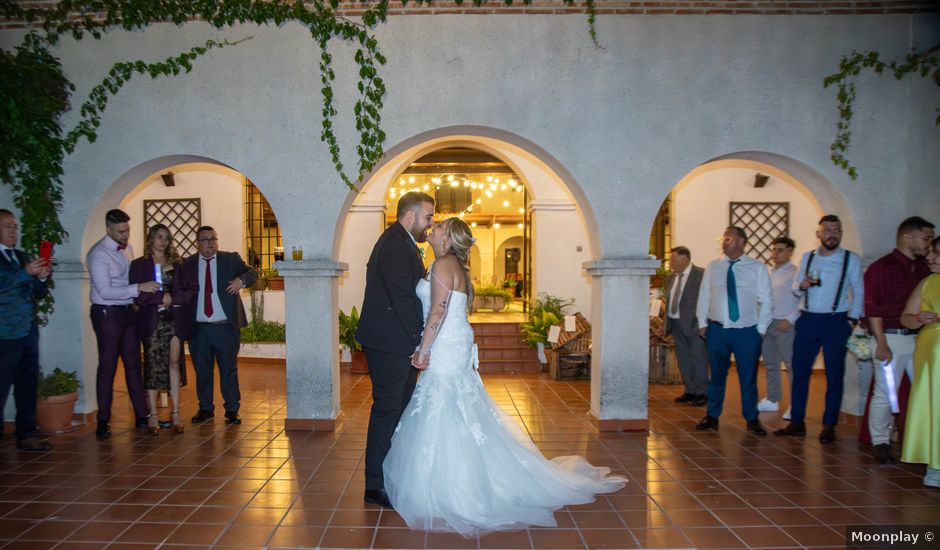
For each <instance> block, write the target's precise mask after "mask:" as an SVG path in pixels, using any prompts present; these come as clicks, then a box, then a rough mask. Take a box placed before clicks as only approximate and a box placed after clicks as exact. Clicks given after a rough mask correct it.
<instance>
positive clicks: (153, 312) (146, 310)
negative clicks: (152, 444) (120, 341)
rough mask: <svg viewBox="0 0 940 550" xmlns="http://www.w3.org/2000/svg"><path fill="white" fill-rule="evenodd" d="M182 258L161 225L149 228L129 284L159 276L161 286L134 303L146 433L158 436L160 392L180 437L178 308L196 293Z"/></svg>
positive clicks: (182, 380)
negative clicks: (140, 348) (167, 395)
mask: <svg viewBox="0 0 940 550" xmlns="http://www.w3.org/2000/svg"><path fill="white" fill-rule="evenodd" d="M185 269H186V268H185V267H184V263H183V259H182V258H181V257H180V255H179V253H177V251H176V247H175V246H174V245H173V236H172V235H171V234H170V230H169V229H168V228H167V227H166V226H165V225H163V224H157V225H154V226H152V227H151V228H150V229H149V230H148V231H147V241H146V243H145V244H144V255H143V256H142V257H140V258H137V259H136V260H134V261H133V262H131V267H130V273H129V277H128V279H129V281H130V282H131V283H142V282H145V281H154V280H157V273H158V272H159V274H160V282H161V283H162V286H161V287H160V291H158V292H148V293H141V294H140V296H138V297H137V298H135V299H134V303H135V304H137V306H138V307H139V308H140V310H139V311H138V313H137V336H138V337H139V338H140V339H141V341H142V342H143V345H144V388H145V389H146V390H147V404H148V406H149V408H150V414H149V415H148V417H147V429H148V430H149V431H150V433H152V434H157V433H159V431H160V423H159V421H158V419H157V395H158V394H159V392H160V390H169V393H170V401H172V406H173V408H172V412H171V413H170V422H169V424H167V425H168V426H169V427H170V428H172V430H173V431H174V432H175V433H182V432H183V422H182V420H181V419H180V414H179V413H180V410H179V400H180V387H181V386H185V385H186V369H185V368H184V366H183V346H182V342H183V340H186V339H188V338H189V337H190V336H191V335H189V334H184V332H185V331H186V330H187V328H186V327H188V326H190V325H191V323H187V322H186V321H185V320H184V319H183V314H182V313H181V309H180V306H181V305H183V304H186V303H188V302H190V301H191V300H192V299H193V296H194V294H195V292H196V290H195V289H193V288H191V285H187V281H189V280H190V278H191V277H187V276H185V275H184V274H183V271H184V270H185Z"/></svg>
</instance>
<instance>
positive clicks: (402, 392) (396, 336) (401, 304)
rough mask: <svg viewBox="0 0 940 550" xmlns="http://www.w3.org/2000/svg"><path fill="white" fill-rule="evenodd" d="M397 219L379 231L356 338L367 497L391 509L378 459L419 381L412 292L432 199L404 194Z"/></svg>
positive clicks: (420, 325)
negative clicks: (363, 399) (365, 367)
mask: <svg viewBox="0 0 940 550" xmlns="http://www.w3.org/2000/svg"><path fill="white" fill-rule="evenodd" d="M397 218H398V221H397V222H396V223H394V224H392V226H391V227H389V228H388V229H386V230H385V232H384V233H382V236H381V237H379V240H378V242H376V243H375V247H374V248H373V249H372V255H371V256H369V263H368V266H367V267H366V291H365V298H364V299H363V301H362V316H361V317H360V320H359V329H358V330H357V331H356V339H357V340H358V341H359V343H360V344H362V347H363V349H364V350H365V352H366V360H367V361H368V363H369V378H370V379H371V381H372V413H371V414H370V416H369V432H368V436H367V440H366V492H365V501H366V502H369V503H372V504H379V505H381V506H384V507H386V508H391V504H390V503H389V501H388V495H387V494H385V481H384V478H383V475H382V463H383V462H384V461H385V455H386V454H388V450H389V448H390V447H391V443H392V434H393V433H394V432H395V427H396V426H397V425H398V420H399V418H401V414H402V412H404V410H405V407H406V406H407V405H408V401H410V400H411V394H412V392H413V391H414V389H415V383H416V382H417V380H418V373H417V371H416V370H415V369H414V368H413V367H412V366H411V356H412V355H413V354H414V352H415V349H417V347H418V345H419V344H420V343H421V333H422V332H423V330H424V313H423V309H422V307H421V300H419V299H418V296H417V294H415V287H416V286H417V284H418V280H419V279H420V278H421V277H423V276H424V263H423V262H422V260H421V255H420V253H419V251H418V245H417V243H419V242H424V241H425V240H426V239H427V234H426V231H427V228H428V227H430V225H431V222H432V221H433V218H434V199H433V198H432V197H431V196H430V195H427V194H426V193H406V194H404V195H402V197H401V198H400V199H399V200H398V213H397Z"/></svg>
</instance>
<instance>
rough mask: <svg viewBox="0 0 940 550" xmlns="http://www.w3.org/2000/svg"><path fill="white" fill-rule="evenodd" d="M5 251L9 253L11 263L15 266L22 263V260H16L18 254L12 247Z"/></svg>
mask: <svg viewBox="0 0 940 550" xmlns="http://www.w3.org/2000/svg"><path fill="white" fill-rule="evenodd" d="M5 252H6V253H7V258H9V259H10V264H11V265H13V267H16V266H18V265H20V262H18V261H16V254H14V253H13V249H12V248H8V249H6V251H5Z"/></svg>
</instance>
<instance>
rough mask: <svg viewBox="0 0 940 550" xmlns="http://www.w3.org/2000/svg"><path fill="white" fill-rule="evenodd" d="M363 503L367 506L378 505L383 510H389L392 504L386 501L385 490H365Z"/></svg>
mask: <svg viewBox="0 0 940 550" xmlns="http://www.w3.org/2000/svg"><path fill="white" fill-rule="evenodd" d="M365 501H366V502H368V503H369V504H378V505H379V506H382V507H384V508H391V507H392V503H391V502H389V500H388V494H386V493H385V489H366V496H365Z"/></svg>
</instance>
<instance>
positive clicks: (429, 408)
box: [384, 279, 626, 537]
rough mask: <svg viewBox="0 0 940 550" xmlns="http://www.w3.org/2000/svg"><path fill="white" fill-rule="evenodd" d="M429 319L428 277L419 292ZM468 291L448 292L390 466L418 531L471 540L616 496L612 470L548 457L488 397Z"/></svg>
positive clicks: (397, 494) (398, 498) (393, 495)
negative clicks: (468, 307) (606, 495)
mask: <svg viewBox="0 0 940 550" xmlns="http://www.w3.org/2000/svg"><path fill="white" fill-rule="evenodd" d="M415 290H416V293H417V295H418V297H419V298H420V299H421V302H422V305H423V306H424V315H425V319H427V314H428V311H429V310H430V295H431V285H430V283H429V282H428V281H427V280H425V279H422V280H420V281H419V282H418V286H417V288H416V289H415ZM466 305H467V295H466V294H465V293H463V292H459V291H451V294H450V303H449V305H448V308H447V313H446V315H445V317H444V319H443V321H442V324H441V327H440V330H439V332H438V335H437V337H436V338H435V340H434V343H433V344H432V345H431V349H430V361H429V363H428V368H427V369H426V370H425V371H424V372H422V373H421V375H420V378H419V380H418V384H417V386H416V388H415V392H414V394H413V396H412V398H411V402H410V403H409V404H408V407H407V408H406V409H405V412H404V414H403V415H402V417H401V421H400V422H399V424H398V427H397V428H396V429H395V435H394V437H393V439H392V448H391V450H390V451H389V453H388V455H387V457H386V459H385V463H384V473H385V490H386V491H387V492H388V495H389V499H390V500H391V502H392V504H393V505H394V507H395V510H396V511H397V512H398V513H399V515H401V517H402V518H403V519H404V520H405V522H407V524H408V526H409V527H411V528H412V529H426V530H433V531H447V532H458V533H460V534H462V535H464V536H467V537H470V536H474V535H480V534H485V533H488V532H491V531H497V530H507V529H519V528H524V527H525V526H527V525H541V526H554V525H555V519H554V514H553V513H554V511H555V510H557V509H559V508H562V507H564V506H565V505H568V504H584V503H588V502H591V501H593V500H594V495H595V494H597V493H608V492H613V491H616V490H618V489H620V488H621V487H623V484H624V483H625V481H626V480H625V478H623V477H619V476H610V477H608V474H609V473H610V469H609V468H595V467H593V466H591V465H590V464H588V463H587V461H585V460H584V459H583V458H581V457H577V456H567V457H557V458H555V459H552V460H546V459H545V457H543V456H542V454H541V452H539V450H538V448H537V447H536V446H535V444H534V443H533V442H532V440H531V438H529V436H528V435H527V434H526V433H525V432H524V431H523V430H522V428H521V427H520V426H519V424H518V423H517V422H515V421H514V420H513V419H512V418H510V417H509V416H507V415H506V414H505V413H504V412H503V411H502V410H501V409H500V408H499V406H498V405H497V404H496V403H495V402H494V401H493V399H492V398H491V397H490V396H489V394H487V392H486V388H485V387H484V386H483V380H482V379H481V378H480V374H479V351H478V349H477V346H476V344H474V343H473V329H472V328H471V326H470V323H469V321H468V319H467V313H466V311H467V310H466Z"/></svg>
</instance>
